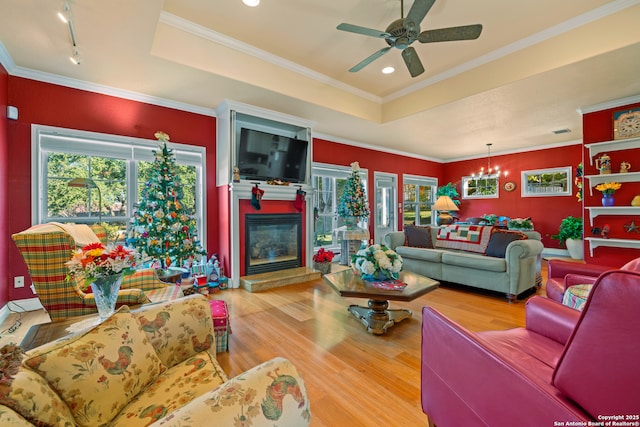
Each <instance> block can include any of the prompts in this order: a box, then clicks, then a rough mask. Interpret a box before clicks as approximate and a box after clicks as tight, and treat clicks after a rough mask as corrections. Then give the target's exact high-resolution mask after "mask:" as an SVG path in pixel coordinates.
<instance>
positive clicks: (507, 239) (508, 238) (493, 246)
mask: <svg viewBox="0 0 640 427" xmlns="http://www.w3.org/2000/svg"><path fill="white" fill-rule="evenodd" d="M526 238H527V235H526V234H524V233H521V232H519V231H509V230H502V229H499V228H496V229H494V230H493V232H492V233H491V238H490V239H489V243H488V244H487V250H486V251H485V254H486V255H488V256H494V257H498V258H504V257H505V255H506V253H507V246H509V243H511V242H514V241H516V240H524V239H526Z"/></svg>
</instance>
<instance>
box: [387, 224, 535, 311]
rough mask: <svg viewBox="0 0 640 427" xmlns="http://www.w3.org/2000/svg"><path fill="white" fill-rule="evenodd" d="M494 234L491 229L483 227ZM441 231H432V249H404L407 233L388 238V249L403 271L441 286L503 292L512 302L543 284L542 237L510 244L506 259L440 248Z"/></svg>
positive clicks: (530, 235)
mask: <svg viewBox="0 0 640 427" xmlns="http://www.w3.org/2000/svg"><path fill="white" fill-rule="evenodd" d="M482 228H483V229H484V230H482V231H484V232H485V233H489V234H491V231H492V230H491V228H492V227H490V226H482ZM439 230H440V228H438V227H431V229H430V232H431V246H432V247H433V249H431V248H424V247H410V246H405V233H404V231H396V232H392V233H389V234H387V235H386V236H385V242H386V245H387V246H388V247H390V248H391V249H393V250H395V251H396V252H397V253H398V254H399V255H400V256H402V259H403V261H404V264H403V269H405V270H409V271H412V272H414V273H418V274H420V275H423V276H426V277H429V278H431V279H435V280H439V281H441V282H451V283H457V284H461V285H466V286H471V287H474V288H481V289H487V290H490V291H496V292H504V293H505V294H506V296H507V298H508V300H509V302H512V301H514V300H515V299H516V298H517V296H518V295H520V294H522V293H523V292H525V291H527V290H529V289H531V288H532V287H535V286H537V285H539V284H540V254H541V253H542V250H543V249H544V246H543V245H542V243H541V242H540V233H538V232H536V231H527V232H524V234H526V235H527V239H525V240H515V241H512V242H510V243H509V244H508V245H507V246H506V249H505V250H504V253H505V256H504V258H501V257H495V256H487V255H485V254H483V253H478V252H469V251H465V250H457V249H450V248H445V247H441V244H442V243H441V242H440V241H439V240H438V239H437V235H438V232H439Z"/></svg>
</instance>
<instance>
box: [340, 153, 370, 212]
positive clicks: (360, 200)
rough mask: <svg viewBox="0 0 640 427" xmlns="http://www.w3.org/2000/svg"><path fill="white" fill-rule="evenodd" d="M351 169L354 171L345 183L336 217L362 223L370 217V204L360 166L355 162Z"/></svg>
mask: <svg viewBox="0 0 640 427" xmlns="http://www.w3.org/2000/svg"><path fill="white" fill-rule="evenodd" d="M351 167H352V168H353V170H352V171H351V175H350V176H349V178H347V182H346V183H345V186H344V192H343V193H342V197H340V202H339V203H338V210H337V211H336V215H337V216H339V217H341V218H348V217H354V218H355V219H356V221H360V220H363V219H366V218H368V217H369V204H368V202H367V198H366V196H365V193H364V185H362V180H360V165H359V164H358V162H353V163H351Z"/></svg>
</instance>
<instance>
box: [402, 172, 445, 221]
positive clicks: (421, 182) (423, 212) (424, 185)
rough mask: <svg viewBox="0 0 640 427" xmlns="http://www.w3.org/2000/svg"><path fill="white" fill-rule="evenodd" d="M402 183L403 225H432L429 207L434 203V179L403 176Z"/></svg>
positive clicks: (435, 182) (435, 184) (435, 185)
mask: <svg viewBox="0 0 640 427" xmlns="http://www.w3.org/2000/svg"><path fill="white" fill-rule="evenodd" d="M402 182H403V185H402V207H403V210H402V211H403V213H402V219H403V221H402V222H403V224H404V225H407V224H415V225H429V224H432V220H431V219H432V216H431V205H433V203H434V201H435V200H434V197H435V193H436V187H437V185H438V182H437V181H436V179H435V178H425V177H420V176H412V175H403V176H402Z"/></svg>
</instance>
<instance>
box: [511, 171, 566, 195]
mask: <svg viewBox="0 0 640 427" xmlns="http://www.w3.org/2000/svg"><path fill="white" fill-rule="evenodd" d="M570 178H571V166H567V167H562V168H554V169H539V170H531V171H522V197H543V196H570V195H571V192H572V189H571V179H570Z"/></svg>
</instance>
